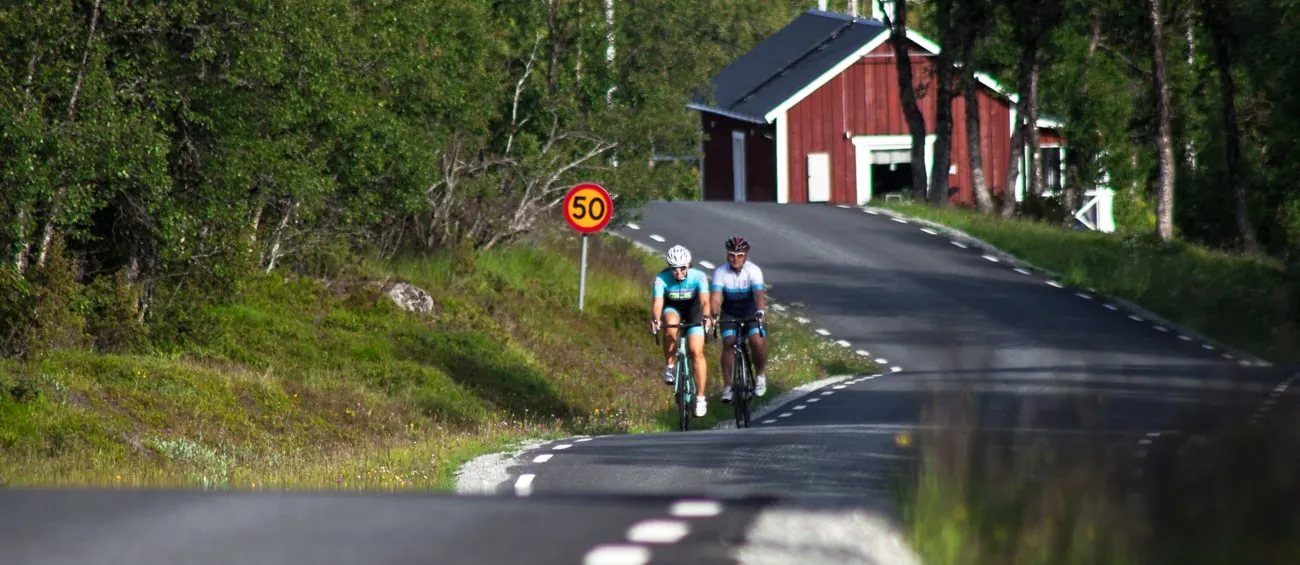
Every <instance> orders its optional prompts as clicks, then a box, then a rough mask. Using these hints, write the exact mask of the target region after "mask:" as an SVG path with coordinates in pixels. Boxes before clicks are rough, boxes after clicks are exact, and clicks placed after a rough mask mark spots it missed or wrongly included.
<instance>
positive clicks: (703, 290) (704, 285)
mask: <svg viewBox="0 0 1300 565" xmlns="http://www.w3.org/2000/svg"><path fill="white" fill-rule="evenodd" d="M695 288H696V290H697V291H698V293H699V295H700V311H701V312H704V313H705V314H708V313H709V312H712V311H713V303H712V301H711V300H709V298H710V295H711V293H710V292H709V277H707V276H701V277H700V282H699V284H697V285H696V286H695Z"/></svg>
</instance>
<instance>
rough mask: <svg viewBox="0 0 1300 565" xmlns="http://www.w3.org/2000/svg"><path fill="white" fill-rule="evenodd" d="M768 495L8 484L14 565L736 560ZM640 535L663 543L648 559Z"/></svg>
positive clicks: (6, 538) (8, 546) (7, 544)
mask: <svg viewBox="0 0 1300 565" xmlns="http://www.w3.org/2000/svg"><path fill="white" fill-rule="evenodd" d="M765 504H767V501H763V500H754V501H728V503H727V504H725V505H723V504H718V503H716V502H707V503H701V502H699V501H693V500H690V499H682V498H680V497H596V496H554V497H535V498H531V499H527V500H523V499H519V498H516V497H490V496H471V495H464V496H455V495H411V494H403V495H385V494H348V493H310V492H296V493H275V492H264V493H259V492H200V491H157V490H150V491H124V490H123V491H118V490H97V491H72V490H2V489H0V509H2V511H0V547H2V548H3V549H0V555H2V556H3V557H0V562H3V563H5V564H6V565H38V564H39V565H47V564H49V565H53V564H83V563H84V564H91V563H93V564H96V565H119V564H120V565H152V564H157V565H180V564H194V565H208V564H212V565H218V564H220V565H230V564H244V563H259V564H261V563H267V564H271V563H274V564H276V565H298V564H304V565H305V564H312V565H329V564H340V565H341V564H350V565H351V564H362V563H364V564H374V565H379V564H384V565H389V564H392V565H396V564H402V565H412V564H417V563H418V564H426V563H439V564H457V563H463V564H467V565H468V564H475V565H478V564H483V563H542V564H560V563H564V564H579V563H591V564H610V565H612V564H619V563H622V564H627V563H682V562H686V561H691V562H694V563H706V564H707V563H732V562H734V561H733V560H732V558H731V557H730V556H729V554H728V549H729V547H731V546H733V545H734V544H735V543H736V542H738V541H739V540H740V539H741V538H742V537H743V534H744V532H745V529H746V528H747V527H748V526H749V525H750V524H751V523H752V522H753V520H754V517H755V516H756V514H757V511H758V509H759V508H760V507H762V506H764V505H765ZM635 541H639V542H643V543H647V544H655V545H658V546H659V547H655V548H654V551H653V552H651V550H650V549H648V548H647V547H646V546H644V545H640V546H638V545H634V544H633V542H635Z"/></svg>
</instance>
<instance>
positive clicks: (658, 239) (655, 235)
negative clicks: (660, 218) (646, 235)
mask: <svg viewBox="0 0 1300 565" xmlns="http://www.w3.org/2000/svg"><path fill="white" fill-rule="evenodd" d="M650 239H653V240H655V241H658V242H660V243H662V242H663V241H664V238H663V236H661V235H659V234H657V233H652V234H650Z"/></svg>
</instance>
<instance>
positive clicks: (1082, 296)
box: [1074, 292, 1092, 300]
mask: <svg viewBox="0 0 1300 565" xmlns="http://www.w3.org/2000/svg"><path fill="white" fill-rule="evenodd" d="M1074 295H1075V296H1078V297H1079V298H1082V299H1084V300H1092V296H1091V295H1087V294H1084V293H1082V292H1076V293H1074Z"/></svg>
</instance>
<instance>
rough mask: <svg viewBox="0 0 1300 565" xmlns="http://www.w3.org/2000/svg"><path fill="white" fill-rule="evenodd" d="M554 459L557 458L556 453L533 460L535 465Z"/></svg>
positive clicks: (545, 454)
mask: <svg viewBox="0 0 1300 565" xmlns="http://www.w3.org/2000/svg"><path fill="white" fill-rule="evenodd" d="M552 457H555V454H554V453H544V454H542V455H538V456H537V457H535V458H533V463H545V462H547V461H550V460H551V458H552Z"/></svg>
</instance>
